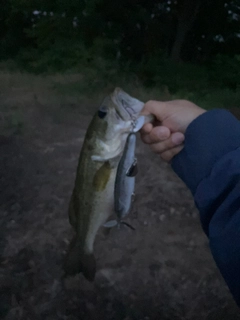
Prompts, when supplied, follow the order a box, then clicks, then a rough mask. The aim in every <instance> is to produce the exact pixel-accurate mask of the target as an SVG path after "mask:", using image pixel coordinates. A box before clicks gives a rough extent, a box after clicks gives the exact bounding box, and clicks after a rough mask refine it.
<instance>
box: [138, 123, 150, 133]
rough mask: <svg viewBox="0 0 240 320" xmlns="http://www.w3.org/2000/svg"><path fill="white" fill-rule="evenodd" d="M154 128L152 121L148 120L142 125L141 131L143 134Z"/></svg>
mask: <svg viewBox="0 0 240 320" xmlns="http://www.w3.org/2000/svg"><path fill="white" fill-rule="evenodd" d="M152 129H153V125H152V123H150V122H148V123H146V124H145V125H144V126H143V127H142V129H141V130H140V133H141V134H148V133H150V132H151V131H152Z"/></svg>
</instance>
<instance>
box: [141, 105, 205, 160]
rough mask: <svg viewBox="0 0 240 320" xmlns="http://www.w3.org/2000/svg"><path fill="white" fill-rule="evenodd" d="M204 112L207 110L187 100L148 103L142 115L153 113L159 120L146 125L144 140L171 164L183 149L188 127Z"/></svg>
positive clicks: (143, 132)
mask: <svg viewBox="0 0 240 320" xmlns="http://www.w3.org/2000/svg"><path fill="white" fill-rule="evenodd" d="M204 112H206V110H204V109H202V108H200V107H198V106H197V105H195V104H194V103H192V102H190V101H187V100H173V101H166V102H159V101H148V102H147V103H146V104H145V106H144V109H143V111H142V113H143V114H149V113H151V114H153V115H155V117H156V119H157V120H156V121H155V122H154V123H147V124H145V125H144V127H143V128H142V129H141V137H142V140H143V142H145V143H147V144H150V147H151V149H152V150H153V151H154V152H155V153H158V154H160V156H161V158H162V159H163V160H165V161H167V162H169V161H171V160H172V158H173V157H174V156H175V155H176V154H178V153H179V152H180V151H181V150H182V149H183V142H184V139H185V136H184V133H185V131H186V129H187V127H188V125H189V124H190V123H191V122H192V121H193V120H194V119H196V118H197V117H198V116H200V115H201V114H202V113H204Z"/></svg>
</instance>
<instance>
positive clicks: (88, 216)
mask: <svg viewBox="0 0 240 320" xmlns="http://www.w3.org/2000/svg"><path fill="white" fill-rule="evenodd" d="M143 106H144V103H142V102H141V101H139V100H137V99H135V98H132V97H131V96H129V95H128V94H127V93H125V92H124V91H122V90H121V89H119V88H117V89H115V91H114V92H113V94H111V95H110V96H108V97H106V98H105V99H104V101H103V102H102V104H101V106H100V108H99V109H98V111H97V112H96V114H95V115H94V117H93V119H92V121H91V123H90V125H89V127H88V130H87V133H86V136H85V139H84V143H83V147H82V150H81V153H80V158H79V163H78V168H77V175H76V180H75V186H74V190H73V193H72V197H71V200H70V204H69V220H70V223H71V225H72V227H73V229H74V230H75V233H76V235H75V237H74V239H73V240H72V242H71V244H70V248H69V251H68V253H67V257H66V261H65V265H64V269H65V274H66V275H67V274H68V275H74V274H76V273H79V272H82V273H83V275H84V276H85V277H86V278H87V279H88V280H90V281H92V280H93V279H94V276H95V272H96V262H95V258H94V255H93V246H94V240H95V237H96V234H97V232H98V230H99V228H100V227H101V226H102V225H103V224H104V223H105V222H106V220H107V219H108V218H109V216H110V215H111V214H112V213H113V212H114V183H115V178H116V171H117V167H118V164H119V161H120V158H121V156H122V153H123V149H124V146H125V143H126V140H127V137H128V135H129V134H130V133H131V132H137V131H138V130H140V129H141V127H142V126H143V124H144V123H145V117H144V116H140V112H141V110H142V108H143ZM146 119H147V118H146Z"/></svg>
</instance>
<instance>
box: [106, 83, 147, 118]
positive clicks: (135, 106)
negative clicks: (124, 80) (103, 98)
mask: <svg viewBox="0 0 240 320" xmlns="http://www.w3.org/2000/svg"><path fill="white" fill-rule="evenodd" d="M111 99H112V101H113V102H114V104H115V106H116V108H117V111H118V112H119V114H120V116H121V118H122V119H123V120H125V121H129V120H135V119H137V118H138V116H139V114H140V112H141V111H142V109H143V106H144V103H143V102H142V101H140V100H138V99H136V98H133V97H131V96H130V95H129V94H127V93H126V92H125V91H123V90H122V89H121V88H116V89H115V90H114V92H113V93H112V95H111Z"/></svg>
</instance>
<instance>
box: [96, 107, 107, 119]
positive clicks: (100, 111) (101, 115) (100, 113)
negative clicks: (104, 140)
mask: <svg viewBox="0 0 240 320" xmlns="http://www.w3.org/2000/svg"><path fill="white" fill-rule="evenodd" d="M106 115H107V107H106V106H101V107H100V108H99V109H98V116H99V118H100V119H103V118H104V117H106Z"/></svg>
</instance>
